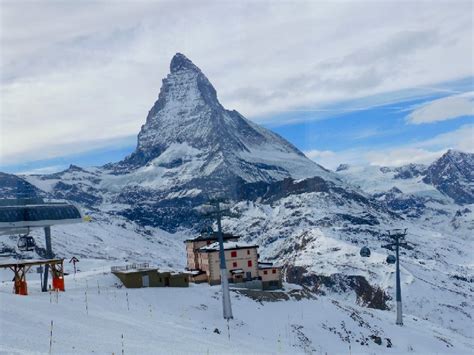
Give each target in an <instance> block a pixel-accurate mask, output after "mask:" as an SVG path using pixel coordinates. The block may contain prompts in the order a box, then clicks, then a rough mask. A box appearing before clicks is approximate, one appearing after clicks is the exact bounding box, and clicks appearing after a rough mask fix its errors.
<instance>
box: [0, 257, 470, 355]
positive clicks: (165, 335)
mask: <svg viewBox="0 0 474 355" xmlns="http://www.w3.org/2000/svg"><path fill="white" fill-rule="evenodd" d="M79 265H80V268H81V272H79V273H78V274H77V275H76V277H74V276H73V275H69V276H66V280H65V284H66V288H67V290H66V292H65V293H59V294H58V295H56V294H52V295H50V294H48V293H41V292H39V291H38V290H39V281H36V282H34V281H32V282H30V283H29V286H30V290H31V291H30V292H31V294H30V296H28V297H19V296H16V295H13V294H10V293H9V287H10V285H8V284H7V283H4V284H0V305H2V307H0V332H1V334H2V341H1V342H0V353H5V354H30V353H31V354H33V353H34V354H48V353H53V354H122V353H123V354H229V353H232V354H242V353H251V354H276V353H283V354H326V353H327V354H336V353H337V354H351V353H352V354H360V353H369V354H405V353H418V354H441V353H443V354H456V355H459V354H468V353H470V352H471V351H472V343H471V342H469V341H468V340H467V339H466V338H464V337H462V336H460V335H459V334H456V333H454V332H452V331H450V330H447V329H444V328H442V327H439V326H437V325H435V324H433V323H431V322H429V321H428V320H424V319H421V318H418V317H414V316H410V317H406V319H405V326H404V327H399V326H396V325H395V324H393V314H391V313H389V312H384V311H378V310H371V309H365V308H361V307H359V306H356V305H351V304H348V303H346V302H341V301H340V300H335V299H331V298H329V297H317V298H316V297H314V296H312V295H311V294H308V293H307V292H306V291H304V290H301V289H298V288H289V289H287V290H286V291H285V292H271V293H267V294H265V293H261V292H260V293H259V292H253V293H252V292H244V291H239V290H233V291H232V292H231V298H232V305H233V313H234V319H233V320H232V321H230V322H229V324H227V323H226V322H225V321H224V320H223V319H222V312H221V301H220V295H219V287H217V286H214V287H210V286H207V285H191V286H190V287H189V288H144V289H124V288H117V287H116V284H117V283H119V281H118V279H117V278H115V276H113V275H112V274H110V271H109V270H110V266H111V265H114V264H113V263H110V262H107V261H102V262H98V261H97V260H87V259H81V261H80V263H79ZM66 271H68V272H72V268H71V266H70V265H66ZM0 276H3V274H1V275H0ZM32 276H33V275H32ZM2 279H3V278H2ZM86 299H87V310H86ZM51 322H52V324H53V327H52V338H51V340H52V341H51V351H50V330H51Z"/></svg>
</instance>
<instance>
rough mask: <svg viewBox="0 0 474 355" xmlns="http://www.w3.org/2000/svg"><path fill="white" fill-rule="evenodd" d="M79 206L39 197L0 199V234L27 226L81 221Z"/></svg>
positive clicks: (34, 226) (16, 230)
mask: <svg viewBox="0 0 474 355" xmlns="http://www.w3.org/2000/svg"><path fill="white" fill-rule="evenodd" d="M82 220H83V215H82V213H81V211H80V210H79V208H78V207H77V206H75V205H73V204H70V203H68V202H44V201H43V200H41V199H0V234H5V233H17V232H19V231H21V230H25V229H26V230H27V229H29V228H38V227H40V228H41V227H48V226H52V225H56V224H69V223H78V222H82Z"/></svg>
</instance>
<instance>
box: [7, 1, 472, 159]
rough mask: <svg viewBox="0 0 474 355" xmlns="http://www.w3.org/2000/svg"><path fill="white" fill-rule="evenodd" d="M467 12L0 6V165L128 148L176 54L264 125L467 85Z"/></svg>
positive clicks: (266, 5) (226, 101)
mask: <svg viewBox="0 0 474 355" xmlns="http://www.w3.org/2000/svg"><path fill="white" fill-rule="evenodd" d="M472 6H473V5H472V2H471V1H457V2H456V6H453V5H452V3H451V2H449V1H446V2H444V1H435V2H425V1H406V2H403V5H400V1H382V2H367V1H361V2H338V1H336V2H334V1H327V2H323V1H295V2H277V1H259V2H250V1H249V2H247V1H239V2H235V3H234V2H229V1H225V2H218V1H199V2H195V1H137V2H125V1H121V2H114V1H101V2H97V1H88V2H81V1H63V2H57V1H51V2H42V1H31V2H23V1H12V2H2V4H1V5H0V20H1V21H0V46H1V48H2V53H1V57H0V60H1V71H0V75H1V83H0V159H1V161H0V164H2V163H3V162H4V161H6V160H8V161H10V162H11V161H17V162H21V161H26V160H28V159H42V158H46V157H50V156H51V155H52V154H59V153H60V154H61V155H67V154H74V153H77V152H78V151H83V150H84V147H87V146H88V144H89V142H97V141H99V140H103V141H104V142H107V141H110V140H112V141H113V140H114V139H116V138H117V137H123V136H129V135H135V134H137V133H138V130H139V129H140V126H141V125H142V124H143V123H144V121H145V117H146V114H147V112H148V110H149V109H150V107H151V106H152V104H153V102H154V101H155V100H156V98H157V94H158V90H159V88H160V86H161V79H162V78H163V77H164V76H165V75H166V73H167V72H168V65H169V61H170V59H171V57H172V56H173V55H174V54H175V53H176V52H182V53H184V54H186V55H187V56H188V57H189V58H190V59H191V60H193V61H194V62H195V63H196V64H197V65H198V66H199V67H201V69H202V70H203V71H204V72H205V73H206V74H207V76H208V77H209V79H210V80H211V81H212V82H213V83H214V85H215V86H216V89H217V92H218V94H219V98H220V99H221V102H222V103H223V105H224V106H225V107H228V108H229V109H237V110H238V111H240V112H241V113H242V114H244V115H247V116H249V117H250V118H253V119H255V120H256V121H259V120H260V121H261V120H262V117H264V115H266V116H265V117H266V118H265V119H266V120H267V122H269V120H270V123H278V122H273V121H271V115H270V114H272V113H279V112H283V111H289V112H291V111H292V110H296V109H305V108H308V107H310V108H311V107H322V108H324V106H325V105H330V104H334V103H337V102H342V101H350V100H355V99H362V98H367V97H373V96H374V95H382V96H383V95H385V96H386V97H387V98H390V97H392V96H393V95H394V93H396V92H400V90H406V89H411V88H418V87H435V86H436V84H437V83H442V82H447V81H451V80H457V79H460V78H465V77H468V76H472V75H473V67H472V62H473V57H472V56H473V55H472ZM369 101H370V100H369ZM368 104H369V105H370V102H368ZM269 115H270V116H269ZM269 117H270V118H269ZM59 146H60V147H62V149H61V151H60V152H59V151H58V149H55V148H54V147H59ZM55 152H56V153H55Z"/></svg>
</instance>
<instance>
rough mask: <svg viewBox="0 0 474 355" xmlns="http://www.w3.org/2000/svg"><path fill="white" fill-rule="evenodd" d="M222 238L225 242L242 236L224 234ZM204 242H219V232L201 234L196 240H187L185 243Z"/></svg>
mask: <svg viewBox="0 0 474 355" xmlns="http://www.w3.org/2000/svg"><path fill="white" fill-rule="evenodd" d="M222 238H223V239H224V240H226V239H239V238H240V236H238V235H232V234H229V233H222ZM202 240H217V232H212V233H201V234H200V235H198V236H197V237H195V238H190V239H186V240H185V242H197V241H202Z"/></svg>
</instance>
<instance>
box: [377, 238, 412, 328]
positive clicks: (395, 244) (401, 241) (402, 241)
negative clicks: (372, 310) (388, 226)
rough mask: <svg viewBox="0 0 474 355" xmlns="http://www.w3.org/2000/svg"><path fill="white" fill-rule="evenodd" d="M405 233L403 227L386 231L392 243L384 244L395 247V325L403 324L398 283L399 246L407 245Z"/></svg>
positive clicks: (391, 247)
mask: <svg viewBox="0 0 474 355" xmlns="http://www.w3.org/2000/svg"><path fill="white" fill-rule="evenodd" d="M406 234H407V230H406V229H404V230H402V229H395V230H392V231H388V236H389V238H390V239H392V240H393V243H390V244H387V245H384V246H383V247H384V248H387V249H390V250H393V247H395V255H396V301H397V322H396V324H397V325H403V312H402V289H401V284H400V247H405V248H406V247H407V246H408V245H407V243H406V242H405V236H406Z"/></svg>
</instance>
